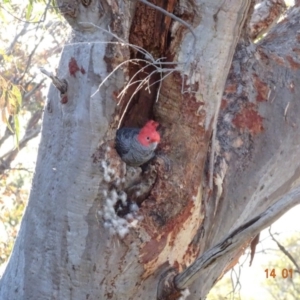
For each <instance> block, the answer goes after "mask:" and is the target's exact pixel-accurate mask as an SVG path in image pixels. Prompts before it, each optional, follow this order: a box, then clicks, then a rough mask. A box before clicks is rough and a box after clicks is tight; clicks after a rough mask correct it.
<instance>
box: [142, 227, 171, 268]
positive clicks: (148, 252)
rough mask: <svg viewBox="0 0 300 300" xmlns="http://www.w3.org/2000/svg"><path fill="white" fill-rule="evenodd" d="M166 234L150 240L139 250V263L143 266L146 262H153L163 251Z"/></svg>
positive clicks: (166, 238)
mask: <svg viewBox="0 0 300 300" xmlns="http://www.w3.org/2000/svg"><path fill="white" fill-rule="evenodd" d="M167 240H168V234H166V233H165V234H163V235H162V236H160V237H157V238H156V239H154V238H153V239H151V240H150V241H149V242H148V243H146V244H145V246H144V247H143V248H142V249H141V252H140V254H141V256H140V261H141V263H143V264H147V263H148V262H150V261H152V260H154V259H155V258H156V257H158V256H159V254H160V252H161V251H163V249H164V248H165V246H166V244H167Z"/></svg>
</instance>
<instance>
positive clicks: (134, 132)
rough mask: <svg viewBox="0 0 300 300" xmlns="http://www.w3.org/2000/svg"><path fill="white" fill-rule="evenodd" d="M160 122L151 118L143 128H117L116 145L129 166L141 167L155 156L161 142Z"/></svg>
mask: <svg viewBox="0 0 300 300" xmlns="http://www.w3.org/2000/svg"><path fill="white" fill-rule="evenodd" d="M158 125H159V124H158V123H157V122H155V121H153V120H150V121H148V122H147V123H146V124H145V126H144V127H142V128H129V127H123V128H120V129H118V130H117V134H116V140H115V147H116V150H117V152H118V154H119V155H120V157H121V159H122V160H123V161H124V162H125V163H126V164H127V165H129V166H132V167H139V166H141V165H143V164H145V163H146V162H148V161H149V160H150V159H151V158H153V157H154V156H155V153H154V151H155V149H156V147H157V145H158V143H159V142H160V134H159V132H158V131H157V130H156V129H157V127H158Z"/></svg>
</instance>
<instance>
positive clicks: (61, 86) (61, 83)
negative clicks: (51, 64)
mask: <svg viewBox="0 0 300 300" xmlns="http://www.w3.org/2000/svg"><path fill="white" fill-rule="evenodd" d="M40 71H41V72H42V73H43V74H45V75H46V76H48V77H49V78H51V79H52V83H53V85H54V86H55V87H56V88H57V89H58V90H59V91H60V93H61V94H62V95H63V94H65V93H66V92H67V90H68V83H67V81H66V80H65V79H59V78H58V77H57V76H54V75H53V74H52V73H51V72H48V71H47V70H46V69H44V68H40Z"/></svg>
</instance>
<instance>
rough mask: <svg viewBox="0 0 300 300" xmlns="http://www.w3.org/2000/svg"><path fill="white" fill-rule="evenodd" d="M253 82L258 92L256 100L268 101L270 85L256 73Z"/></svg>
mask: <svg viewBox="0 0 300 300" xmlns="http://www.w3.org/2000/svg"><path fill="white" fill-rule="evenodd" d="M253 83H254V87H255V89H256V92H257V95H256V101H258V102H263V101H268V94H269V91H270V89H269V87H268V85H267V84H266V83H265V82H263V81H261V80H260V78H258V76H256V75H255V76H254V78H253Z"/></svg>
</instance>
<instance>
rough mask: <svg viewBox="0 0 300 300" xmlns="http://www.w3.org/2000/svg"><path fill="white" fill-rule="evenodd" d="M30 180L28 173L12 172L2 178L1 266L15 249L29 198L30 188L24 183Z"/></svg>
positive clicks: (0, 215)
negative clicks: (15, 242) (14, 245)
mask: <svg viewBox="0 0 300 300" xmlns="http://www.w3.org/2000/svg"><path fill="white" fill-rule="evenodd" d="M29 180H31V174H30V173H27V172H23V173H22V174H21V173H20V172H11V174H10V175H7V176H2V177H1V181H0V189H1V194H2V195H1V198H0V212H1V213H0V225H2V226H0V264H2V263H4V262H5V261H6V260H7V259H8V257H9V255H10V252H11V250H12V248H13V244H14V241H15V238H16V236H17V233H18V229H19V223H20V220H21V217H22V215H23V211H24V208H25V205H26V201H27V197H28V188H27V185H25V184H24V183H26V182H27V183H28V182H29ZM3 231H4V232H3Z"/></svg>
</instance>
